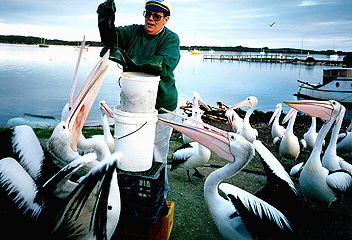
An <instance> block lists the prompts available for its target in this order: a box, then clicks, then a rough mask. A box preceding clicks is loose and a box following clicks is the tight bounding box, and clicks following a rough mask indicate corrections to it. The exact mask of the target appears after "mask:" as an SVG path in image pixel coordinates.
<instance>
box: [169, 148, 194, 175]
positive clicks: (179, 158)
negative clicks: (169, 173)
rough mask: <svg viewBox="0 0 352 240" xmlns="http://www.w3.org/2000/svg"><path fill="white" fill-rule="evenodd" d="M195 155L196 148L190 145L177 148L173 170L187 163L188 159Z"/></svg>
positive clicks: (174, 153)
mask: <svg viewBox="0 0 352 240" xmlns="http://www.w3.org/2000/svg"><path fill="white" fill-rule="evenodd" d="M194 153H195V150H194V147H193V146H192V145H191V144H189V143H186V144H183V145H182V146H180V147H179V148H177V149H176V150H175V151H174V152H173V154H172V169H171V170H174V169H175V168H176V167H177V166H178V165H180V164H182V163H184V162H186V161H187V159H188V158H189V157H190V156H192V155H193V154H194Z"/></svg>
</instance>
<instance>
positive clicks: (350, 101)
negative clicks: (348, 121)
mask: <svg viewBox="0 0 352 240" xmlns="http://www.w3.org/2000/svg"><path fill="white" fill-rule="evenodd" d="M323 71H324V74H323V83H319V84H312V83H309V82H303V81H301V80H297V81H298V82H299V83H301V84H300V85H299V88H298V92H297V94H296V96H297V97H303V98H311V99H319V100H330V99H334V100H336V101H338V102H340V103H342V104H346V105H352V68H338V69H337V68H334V69H324V70H323Z"/></svg>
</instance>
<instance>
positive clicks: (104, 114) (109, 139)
mask: <svg viewBox="0 0 352 240" xmlns="http://www.w3.org/2000/svg"><path fill="white" fill-rule="evenodd" d="M99 108H100V111H101V122H102V127H103V132H104V134H103V135H94V136H92V137H93V138H100V139H102V140H104V141H105V143H106V144H107V145H108V147H109V150H110V152H111V153H113V152H114V144H115V143H114V137H113V135H112V133H111V131H110V124H109V120H108V117H110V118H113V117H114V113H113V112H112V110H111V109H110V107H109V106H108V105H107V103H106V101H105V100H101V101H100V102H99Z"/></svg>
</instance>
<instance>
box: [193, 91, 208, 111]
mask: <svg viewBox="0 0 352 240" xmlns="http://www.w3.org/2000/svg"><path fill="white" fill-rule="evenodd" d="M192 101H193V106H194V107H195V108H199V106H203V107H205V109H206V110H207V111H210V108H209V106H208V105H207V104H206V103H205V101H204V100H203V99H202V98H201V97H200V94H199V93H198V92H196V91H194V92H193V98H192Z"/></svg>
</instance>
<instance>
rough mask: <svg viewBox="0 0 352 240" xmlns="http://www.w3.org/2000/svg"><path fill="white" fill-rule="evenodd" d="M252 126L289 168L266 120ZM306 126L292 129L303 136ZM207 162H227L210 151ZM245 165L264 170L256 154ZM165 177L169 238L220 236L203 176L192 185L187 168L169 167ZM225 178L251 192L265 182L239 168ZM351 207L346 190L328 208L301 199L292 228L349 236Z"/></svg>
mask: <svg viewBox="0 0 352 240" xmlns="http://www.w3.org/2000/svg"><path fill="white" fill-rule="evenodd" d="M212 124H213V125H217V127H221V128H223V129H226V130H229V129H228V127H227V126H226V125H223V124H218V123H216V122H214V121H212ZM254 127H255V128H257V129H258V132H259V140H261V141H262V142H263V143H265V144H267V146H268V147H269V148H271V150H272V152H273V153H274V155H275V156H276V157H277V159H279V160H280V161H281V162H282V164H283V165H284V167H285V169H286V170H287V171H289V170H290V169H291V167H292V166H293V165H294V163H293V161H292V162H291V161H287V160H285V159H283V158H280V157H279V156H278V154H277V153H276V152H275V150H274V148H273V146H272V143H271V135H270V127H269V126H267V125H266V124H256V125H254ZM308 127H309V126H307V125H306V124H303V125H301V126H299V125H298V126H296V127H295V129H298V131H297V130H295V134H296V135H297V136H298V137H301V138H302V136H303V133H304V132H305V131H306V130H307V129H308ZM179 137H180V134H179V133H177V132H174V134H173V136H172V138H173V141H171V144H170V154H171V153H172V152H173V151H174V150H175V149H176V148H177V147H179V146H180V145H181V143H180V142H179V141H174V140H175V139H178V138H179ZM308 156H309V153H308V152H304V153H303V154H301V155H300V157H299V159H298V162H300V161H302V160H303V159H304V158H307V157H308ZM347 157H348V156H346V158H347ZM350 160H351V159H350V158H349V161H350ZM208 163H209V164H214V165H220V166H223V165H225V164H226V163H227V162H226V161H225V160H222V159H220V158H219V157H217V156H216V155H214V154H213V153H212V156H211V159H210V161H209V162H208ZM169 167H170V166H169ZM198 169H199V171H200V172H201V173H202V174H204V175H205V176H208V175H209V174H210V173H211V172H212V171H214V170H216V168H214V167H200V168H198ZM245 169H251V170H255V171H259V172H263V167H262V164H261V162H260V160H259V158H258V157H257V156H255V158H254V159H253V160H252V161H251V162H250V163H249V165H247V166H246V168H245ZM191 172H192V171H191ZM168 177H169V185H170V189H169V193H168V197H167V199H168V200H169V201H173V202H175V218H174V224H173V229H172V232H171V237H170V240H184V239H222V238H221V235H220V234H219V232H218V230H217V228H216V226H215V224H214V223H213V221H212V219H211V217H210V215H209V214H208V211H207V209H206V206H205V202H204V198H203V187H204V181H205V179H197V178H194V179H193V180H196V181H198V182H199V184H198V185H193V184H191V183H189V182H188V181H187V175H186V171H185V170H184V169H181V168H180V169H176V170H174V171H172V172H171V171H168ZM226 182H228V183H231V184H234V185H236V186H238V187H240V188H242V189H244V190H246V191H249V192H251V193H256V192H257V191H258V190H260V189H261V188H262V187H263V186H264V185H265V183H266V178H265V176H263V175H261V174H255V173H248V172H243V171H242V172H240V173H238V174H237V175H235V176H233V177H231V178H229V179H227V180H226ZM351 207H352V191H349V192H347V193H346V194H345V196H344V201H343V203H342V204H340V203H333V204H332V205H331V206H330V208H328V207H327V206H326V205H325V204H322V203H312V202H309V203H306V204H305V203H303V202H302V206H301V209H297V215H298V219H299V221H298V223H297V226H296V228H295V232H296V234H297V239H302V240H303V239H304V240H305V239H307V240H308V239H309V240H311V239H325V240H326V239H352V224H351V223H352V214H351Z"/></svg>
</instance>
